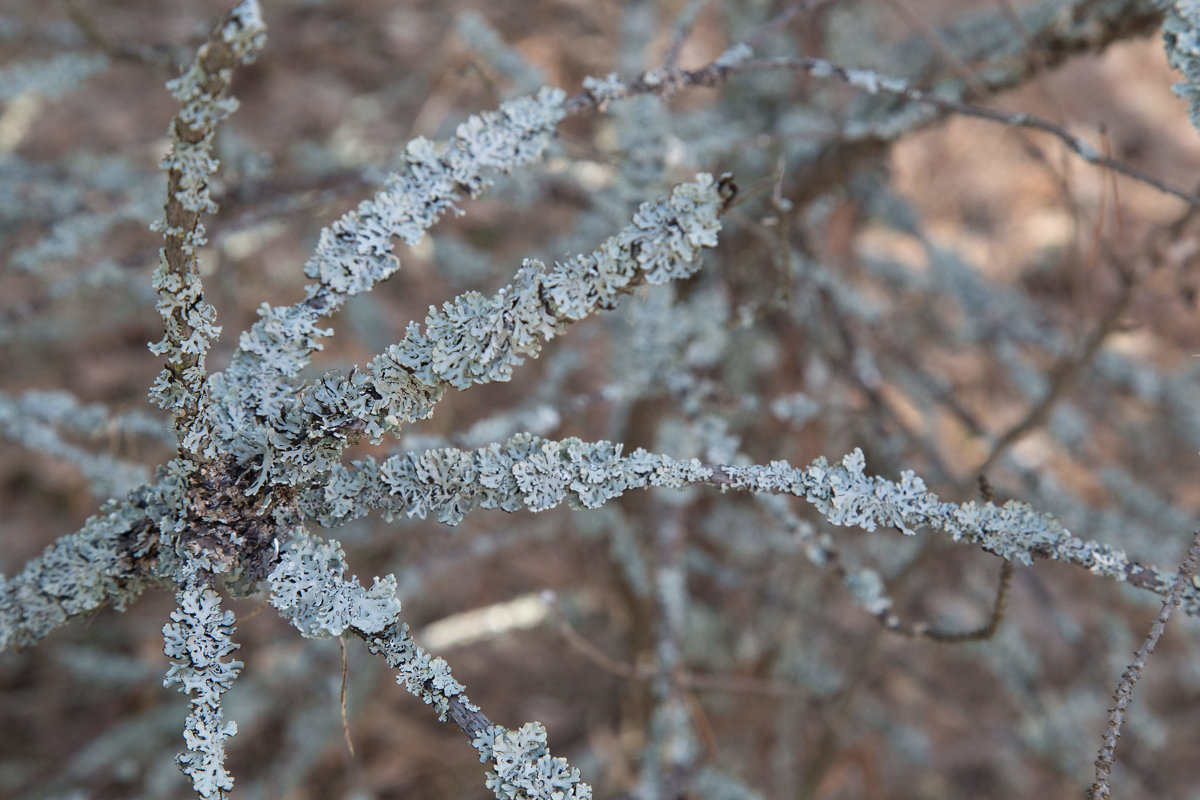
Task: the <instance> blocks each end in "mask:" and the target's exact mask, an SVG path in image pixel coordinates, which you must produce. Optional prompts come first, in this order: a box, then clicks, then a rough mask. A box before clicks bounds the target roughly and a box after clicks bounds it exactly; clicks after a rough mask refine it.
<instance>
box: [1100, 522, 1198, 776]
mask: <svg viewBox="0 0 1200 800" xmlns="http://www.w3.org/2000/svg"><path fill="white" fill-rule="evenodd" d="M1198 559H1200V529H1198V530H1197V531H1196V533H1195V534H1194V535H1193V536H1192V546H1191V547H1189V548H1188V551H1187V555H1186V556H1184V558H1183V562H1182V563H1181V564H1180V565H1179V572H1178V574H1177V575H1176V576H1175V583H1174V584H1172V585H1171V591H1170V593H1169V594H1168V595H1167V599H1166V600H1164V601H1163V604H1162V608H1161V609H1159V612H1158V616H1157V617H1155V618H1154V622H1152V623H1151V624H1150V632H1149V633H1147V634H1146V639H1145V641H1143V642H1142V646H1141V647H1139V648H1138V651H1137V652H1136V653H1134V654H1133V663H1132V664H1130V665H1129V667H1128V668H1127V669H1126V670H1125V672H1124V674H1122V675H1121V682H1120V683H1119V684H1117V690H1116V692H1114V693H1113V699H1114V700H1115V701H1116V703H1115V705H1114V706H1113V707H1112V709H1110V713H1109V717H1108V730H1107V731H1106V732H1105V734H1104V744H1103V745H1101V746H1100V752H1099V753H1098V754H1097V755H1096V764H1095V767H1096V780H1095V782H1094V783H1093V784H1092V786H1091V788H1090V789H1089V790H1088V798H1090V800H1102V798H1107V797H1109V796H1110V787H1109V779H1110V778H1111V777H1112V767H1113V760H1114V758H1115V755H1116V749H1117V739H1120V738H1121V726H1122V725H1123V724H1124V722H1125V712H1126V711H1127V710H1128V708H1129V702H1130V700H1131V699H1132V697H1133V686H1134V684H1136V683H1137V682H1138V679H1139V678H1140V677H1141V676H1142V669H1143V668H1144V667H1145V666H1146V661H1147V659H1149V657H1150V655H1151V654H1152V653H1153V652H1154V648H1155V647H1156V646H1157V645H1158V640H1159V639H1160V638H1162V635H1163V631H1164V630H1165V629H1166V626H1167V620H1169V619H1170V618H1171V612H1172V611H1174V610H1175V607H1176V606H1177V605H1179V600H1180V597H1181V596H1182V595H1183V589H1184V586H1186V585H1187V584H1188V583H1189V582H1190V580H1191V575H1192V572H1193V571H1194V570H1195V569H1196V561H1197V560H1198Z"/></svg>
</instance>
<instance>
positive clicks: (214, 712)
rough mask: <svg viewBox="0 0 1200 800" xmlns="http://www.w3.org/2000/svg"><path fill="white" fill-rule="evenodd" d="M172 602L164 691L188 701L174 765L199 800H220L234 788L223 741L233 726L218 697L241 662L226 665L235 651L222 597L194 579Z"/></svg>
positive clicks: (229, 615)
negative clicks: (174, 691)
mask: <svg viewBox="0 0 1200 800" xmlns="http://www.w3.org/2000/svg"><path fill="white" fill-rule="evenodd" d="M175 601H176V603H178V605H179V607H178V608H177V609H175V610H174V611H172V612H171V621H170V622H168V623H167V624H166V625H164V626H163V642H164V644H163V653H165V654H166V656H167V658H169V659H171V666H170V668H169V669H168V670H167V676H166V678H165V679H164V680H163V686H167V687H170V686H175V685H178V687H179V691H181V692H183V693H184V694H187V695H189V699H190V701H191V710H190V711H189V713H188V716H187V722H186V723H185V724H184V729H183V738H184V741H185V742H186V744H187V748H186V749H185V750H184V751H183V752H182V753H180V754H179V755H178V756H177V757H176V759H175V760H176V762H177V763H178V764H179V768H180V769H182V770H183V772H184V774H186V775H187V776H188V777H189V778H191V779H192V787H193V788H194V789H195V790H196V794H197V796H198V797H200V798H201V800H221V798H223V797H224V796H225V792H227V791H228V790H230V789H232V788H233V776H231V775H230V774H229V772H228V771H227V770H226V769H225V740H226V739H228V738H229V737H231V736H233V735H234V734H235V733H237V723H236V722H233V721H232V720H228V721H227V720H226V719H225V718H224V713H223V712H222V710H221V695H223V694H225V692H227V691H229V688H230V687H231V686H232V685H233V682H234V680H236V679H237V676H238V674H239V673H240V672H241V670H242V662H241V661H228V660H226V659H227V658H228V657H229V655H230V654H231V653H233V651H234V650H237V649H238V647H239V645H237V644H235V643H234V642H233V641H232V639H231V638H230V637H231V636H232V634H233V629H234V615H233V612H232V611H229V610H224V611H222V610H221V596H220V595H218V594H217V593H216V592H214V591H213V590H212V589H210V588H207V587H204V586H201V585H200V584H199V583H198V581H197V580H195V576H193V578H192V579H190V580H188V581H187V582H186V583H185V584H184V585H183V586H181V587H180V589H179V590H178V591H177V592H176V593H175Z"/></svg>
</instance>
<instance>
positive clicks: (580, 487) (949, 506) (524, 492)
mask: <svg viewBox="0 0 1200 800" xmlns="http://www.w3.org/2000/svg"><path fill="white" fill-rule="evenodd" d="M864 469H865V461H864V458H863V455H862V453H861V452H860V451H858V450H855V451H854V452H853V453H851V454H849V455H847V456H846V457H845V458H843V459H842V461H841V463H838V464H830V463H829V462H828V461H826V460H825V459H824V458H819V459H817V460H816V461H814V462H813V463H812V464H811V465H809V466H808V467H803V468H801V467H793V466H791V465H790V464H788V463H787V462H786V461H775V462H772V463H771V464H769V465H765V466H762V465H754V466H732V465H724V466H722V465H712V464H704V463H702V462H700V461H699V460H697V459H689V460H683V461H678V460H675V459H673V458H671V457H670V456H665V455H659V454H656V453H650V452H648V451H646V450H643V449H641V448H639V449H637V450H635V451H634V452H632V453H630V454H629V455H628V456H625V455H622V447H621V445H619V444H613V443H611V442H605V441H600V442H584V441H581V440H579V439H564V440H562V441H549V440H546V439H541V438H538V437H535V436H530V435H527V434H522V435H518V436H515V437H513V438H511V439H509V440H508V441H507V442H504V443H502V444H500V443H497V444H492V445H489V446H488V447H484V448H480V449H478V450H473V451H463V450H457V449H454V448H445V449H442V450H428V451H425V452H423V453H406V454H404V455H399V456H393V457H391V458H389V459H387V460H386V461H383V462H382V463H379V462H376V461H375V460H374V459H365V460H363V461H359V462H356V463H355V467H354V468H353V469H351V468H347V467H337V468H335V469H334V471H333V473H332V475H331V476H330V479H329V481H328V483H327V484H326V485H325V487H324V488H323V489H321V490H317V491H313V492H311V493H310V494H309V495H308V496H307V497H306V498H304V500H303V505H304V507H305V508H306V511H307V513H308V514H309V515H310V516H311V517H312V518H314V519H318V520H319V521H321V523H322V524H325V525H337V524H340V523H343V522H345V521H347V520H349V519H351V518H353V517H358V516H362V515H364V514H367V513H370V512H372V511H380V512H382V513H383V514H384V516H385V517H390V516H392V515H395V514H399V513H404V514H408V515H409V516H418V517H425V516H426V515H435V516H436V517H437V519H438V520H439V521H440V522H444V523H447V524H452V525H453V524H457V523H458V522H460V521H461V520H462V519H463V517H464V516H466V514H468V513H470V512H471V511H473V510H475V509H479V508H482V509H493V508H498V509H502V510H504V511H517V510H519V509H529V510H531V511H544V510H546V509H549V508H553V507H555V506H558V505H562V504H566V505H568V506H570V507H572V508H597V507H599V506H601V505H603V504H604V503H606V502H608V501H609V500H611V499H613V498H615V497H619V496H621V495H622V494H624V493H625V492H626V491H630V490H634V489H644V488H650V487H663V488H670V489H682V488H685V487H688V486H694V485H710V486H716V487H720V488H722V489H738V490H743V491H749V492H753V493H770V494H790V495H794V496H796V497H800V498H802V499H804V500H806V501H808V502H809V503H810V504H811V505H813V506H814V507H815V508H816V510H817V511H818V512H819V513H820V514H822V515H823V516H824V517H825V519H826V520H827V521H828V522H830V523H831V524H834V525H841V526H849V527H857V528H862V529H863V530H867V531H873V530H875V529H876V528H895V529H896V530H898V531H900V532H901V533H904V534H906V535H911V534H913V533H915V532H916V530H917V529H918V528H933V529H936V530H941V531H943V532H944V533H946V534H948V535H949V536H950V537H951V538H952V539H953V540H954V541H956V542H958V541H961V542H966V543H970V544H975V545H978V546H979V547H981V548H982V549H984V550H986V551H988V552H990V553H994V554H996V555H998V556H1000V557H1001V558H1005V559H1008V560H1011V561H1016V562H1018V563H1022V564H1031V563H1033V561H1034V560H1035V559H1043V558H1050V559H1054V560H1057V561H1064V562H1067V563H1070V564H1074V565H1076V566H1079V567H1083V568H1085V569H1087V570H1089V571H1091V572H1092V573H1093V574H1096V575H1101V576H1104V577H1108V578H1112V579H1114V580H1117V581H1121V582H1126V583H1129V584H1131V585H1133V586H1137V587H1139V588H1142V589H1147V590H1149V591H1152V592H1155V593H1157V594H1160V595H1164V596H1165V595H1166V593H1167V591H1168V590H1169V589H1170V587H1171V585H1172V583H1173V578H1172V576H1171V575H1170V574H1169V573H1165V572H1162V571H1161V570H1158V569H1156V568H1154V567H1145V566H1143V565H1141V564H1138V563H1136V562H1133V561H1130V560H1129V558H1128V556H1126V554H1125V553H1124V552H1122V551H1121V550H1118V549H1116V548H1113V547H1110V546H1108V545H1104V544H1099V543H1097V542H1093V541H1084V540H1081V539H1079V538H1077V537H1075V536H1074V535H1072V534H1071V532H1070V531H1069V530H1067V529H1066V528H1065V527H1063V525H1062V524H1061V523H1060V522H1058V521H1057V520H1055V519H1054V518H1053V517H1051V516H1049V515H1047V514H1041V513H1038V512H1037V511H1035V510H1034V509H1033V508H1031V507H1030V506H1029V505H1027V504H1025V503H1018V502H1013V501H1010V502H1008V503H1005V504H1004V505H1000V506H997V505H995V504H993V503H976V502H967V503H961V504H959V503H951V502H946V501H942V500H940V499H939V498H938V496H937V495H935V494H933V493H932V492H930V491H928V490H927V489H926V488H925V482H924V481H923V480H921V478H919V477H917V476H916V475H915V474H913V473H912V472H911V471H907V470H906V471H905V472H904V473H902V475H901V478H900V481H899V482H896V481H890V480H887V479H886V478H881V477H878V476H875V477H870V476H867V475H866V474H865V472H864ZM1181 605H1182V606H1183V608H1184V610H1185V611H1186V612H1187V613H1189V614H1200V589H1196V588H1195V587H1192V588H1189V589H1187V590H1186V591H1185V592H1184V595H1183V599H1182V601H1181Z"/></svg>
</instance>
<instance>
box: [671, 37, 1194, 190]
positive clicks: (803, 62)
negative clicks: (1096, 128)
mask: <svg viewBox="0 0 1200 800" xmlns="http://www.w3.org/2000/svg"><path fill="white" fill-rule="evenodd" d="M705 69H706V70H709V68H705ZM776 69H794V70H799V71H802V72H806V73H808V74H809V75H812V76H814V77H825V78H836V79H838V80H841V81H842V82H844V83H846V84H849V85H850V86H854V87H856V88H859V89H862V90H863V91H866V92H868V93H871V94H875V93H879V94H886V95H890V96H892V97H900V98H903V99H905V100H910V101H912V102H914V103H921V104H922V105H927V106H932V107H934V108H938V109H941V110H942V111H949V112H952V113H955V114H961V115H963V116H967V117H975V118H977V119H983V120H987V121H989V122H998V123H1000V124H1001V125H1009V126H1012V127H1018V128H1028V129H1030V130H1036V131H1042V132H1043V133H1048V134H1050V135H1051V136H1054V137H1055V138H1057V139H1059V140H1060V141H1061V142H1063V144H1065V145H1066V146H1067V147H1068V148H1069V149H1070V150H1071V151H1072V152H1074V153H1075V154H1076V155H1078V156H1079V157H1080V158H1082V159H1083V160H1084V161H1087V162H1088V163H1091V164H1096V165H1098V166H1102V167H1107V168H1109V169H1111V170H1113V171H1114V172H1118V173H1120V174H1122V175H1124V176H1125V177H1127V178H1132V179H1134V180H1136V181H1139V182H1141V183H1144V184H1146V185H1148V186H1152V187H1153V188H1155V189H1157V190H1158V191H1160V192H1163V193H1164V194H1169V195H1171V196H1172V197H1177V198H1179V199H1180V200H1183V201H1184V202H1186V203H1189V204H1191V205H1197V206H1200V198H1198V197H1195V196H1194V195H1190V194H1188V193H1187V192H1185V191H1183V190H1182V189H1179V188H1177V187H1175V186H1172V185H1170V184H1168V183H1166V182H1165V181H1161V180H1159V179H1158V178H1155V177H1154V176H1152V175H1149V174H1148V173H1145V172H1143V171H1142V170H1140V169H1137V168H1136V167H1133V166H1130V165H1129V164H1126V163H1125V162H1123V161H1118V160H1117V159H1114V158H1111V157H1109V156H1106V155H1104V154H1103V153H1100V152H1099V151H1098V150H1096V148H1094V147H1092V145H1090V144H1088V143H1087V142H1086V141H1084V140H1083V139H1081V138H1079V137H1078V136H1075V135H1074V134H1072V133H1070V132H1069V131H1067V130H1066V129H1064V128H1063V127H1062V126H1060V125H1056V124H1055V123H1053V122H1051V121H1050V120H1047V119H1044V118H1042V117H1039V116H1036V115H1034V114H1027V113H1024V112H1016V113H1009V112H1006V111H997V110H995V109H991V108H984V107H983V106H977V105H974V104H972V103H964V102H961V101H958V100H950V99H947V98H945V97H939V96H937V95H935V94H930V93H928V92H923V91H921V90H920V89H915V88H913V87H912V86H909V85H908V84H907V83H905V82H904V81H901V80H898V79H896V78H888V77H885V76H882V75H879V74H877V73H874V72H869V71H866V70H851V69H846V68H845V67H841V66H838V65H837V64H834V63H832V62H830V61H826V60H825V59H823V58H807V57H785V58H766V59H757V60H754V61H746V62H743V63H741V64H733V65H729V66H727V67H724V68H723V69H722V68H720V67H717V68H716V69H715V70H711V72H715V73H718V74H719V73H722V72H725V73H733V74H736V73H746V72H765V71H770V70H776ZM703 77H704V79H705V80H713V79H715V75H714V76H713V77H709V75H708V74H707V73H706V74H705V76H703ZM722 79H724V77H722ZM685 83H686V81H685ZM700 85H711V84H708V83H704V84H700Z"/></svg>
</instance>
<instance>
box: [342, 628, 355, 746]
mask: <svg viewBox="0 0 1200 800" xmlns="http://www.w3.org/2000/svg"><path fill="white" fill-rule="evenodd" d="M338 647H340V648H341V649H342V688H341V691H340V692H338V702H339V703H340V704H341V707H342V736H343V737H344V738H345V739H346V749H347V750H348V751H350V756H351V758H353V757H354V742H352V741H350V720H349V718H348V717H347V716H346V676H347V674H348V673H349V670H348V669H347V668H346V640H345V639H343V638H342V637H340V636H339V637H338Z"/></svg>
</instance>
